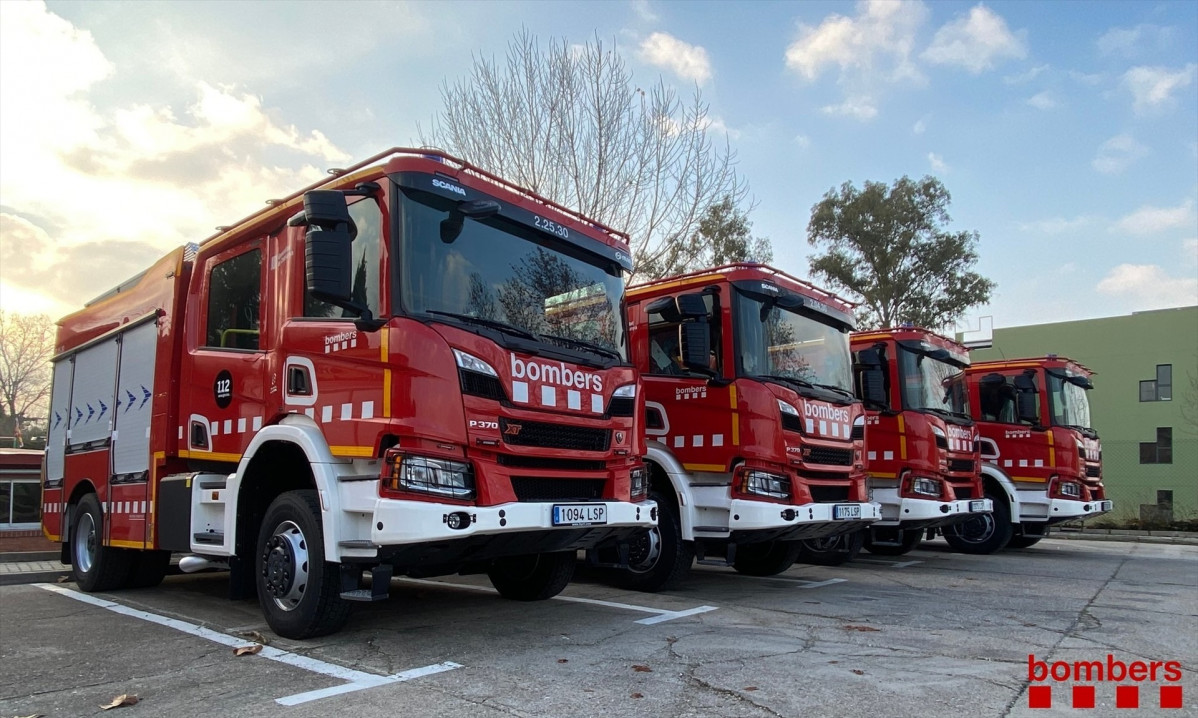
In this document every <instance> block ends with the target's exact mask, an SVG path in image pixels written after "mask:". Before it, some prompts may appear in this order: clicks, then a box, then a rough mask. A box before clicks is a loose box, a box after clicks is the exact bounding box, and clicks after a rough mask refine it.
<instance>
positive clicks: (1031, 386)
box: [1014, 374, 1040, 426]
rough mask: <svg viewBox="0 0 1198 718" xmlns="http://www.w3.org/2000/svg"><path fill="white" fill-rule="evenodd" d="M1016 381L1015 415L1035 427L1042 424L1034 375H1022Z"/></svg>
mask: <svg viewBox="0 0 1198 718" xmlns="http://www.w3.org/2000/svg"><path fill="white" fill-rule="evenodd" d="M1014 380H1015V414H1016V416H1018V417H1019V420H1020V421H1026V422H1027V423H1029V424H1032V425H1033V426H1038V425H1039V424H1040V413H1039V411H1037V406H1036V394H1037V391H1036V380H1035V378H1034V375H1028V374H1020V375H1019V376H1016V377H1015V378H1014Z"/></svg>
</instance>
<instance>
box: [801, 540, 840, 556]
mask: <svg viewBox="0 0 1198 718" xmlns="http://www.w3.org/2000/svg"><path fill="white" fill-rule="evenodd" d="M840 538H841V537H840V536H825V537H823V538H817V539H808V540H807V541H806V544H807V548H809V549H811V550H812V551H818V552H820V553H829V552H831V551H833V550H835V549H836V544H838V543H840Z"/></svg>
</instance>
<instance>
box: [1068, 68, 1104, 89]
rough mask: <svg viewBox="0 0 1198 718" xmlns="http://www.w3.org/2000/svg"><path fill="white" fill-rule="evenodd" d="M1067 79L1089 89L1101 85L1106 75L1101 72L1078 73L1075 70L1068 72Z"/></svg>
mask: <svg viewBox="0 0 1198 718" xmlns="http://www.w3.org/2000/svg"><path fill="white" fill-rule="evenodd" d="M1069 77H1070V78H1072V79H1073V80H1074V81H1075V82H1078V83H1080V84H1082V85H1089V86H1091V87H1093V86H1094V85H1098V84H1101V83H1102V82H1103V81H1104V80H1106V75H1105V74H1103V73H1101V72H1079V71H1077V70H1070V71H1069Z"/></svg>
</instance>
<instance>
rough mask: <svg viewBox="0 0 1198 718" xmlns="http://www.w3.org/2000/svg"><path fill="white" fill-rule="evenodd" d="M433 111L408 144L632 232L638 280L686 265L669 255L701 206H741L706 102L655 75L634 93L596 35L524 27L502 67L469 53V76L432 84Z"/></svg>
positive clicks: (727, 153) (687, 257) (681, 256)
mask: <svg viewBox="0 0 1198 718" xmlns="http://www.w3.org/2000/svg"><path fill="white" fill-rule="evenodd" d="M441 97H442V100H443V101H444V104H445V106H444V109H443V110H442V111H441V113H440V114H439V115H438V116H437V117H435V118H434V120H433V124H432V127H431V129H430V130H429V132H428V133H427V134H426V133H425V132H424V131H423V130H420V134H421V136H420V141H421V143H423V144H424V145H426V146H438V147H442V148H444V149H445V150H447V151H449V152H452V153H453V154H456V155H458V156H460V157H462V158H464V159H466V160H467V161H469V162H472V163H474V164H476V165H478V166H480V167H482V168H483V169H486V170H488V171H490V172H494V173H495V174H497V175H500V176H501V177H504V178H505V179H508V180H511V181H512V182H515V183H516V184H519V185H521V186H523V187H526V188H528V189H530V190H532V191H533V192H536V193H537V194H540V195H542V196H545V197H548V198H549V199H552V200H554V201H556V202H560V203H562V204H564V205H566V206H570V207H573V208H575V209H577V210H578V211H580V212H582V213H583V214H584V215H586V216H588V217H591V218H593V219H596V220H598V221H600V222H603V223H604V224H606V225H608V226H611V227H613V228H615V229H619V230H622V231H624V232H627V233H628V234H629V236H631V237H632V251H633V263H634V266H635V269H634V271H633V273H634V275H635V276H636V277H637V278H638V279H640V280H648V279H653V278H656V277H661V276H666V275H670V274H675V273H678V272H681V271H685V270H687V269H691V268H694V267H695V266H698V262H699V261H701V260H700V259H699V258H698V257H696V256H695V255H693V254H690V253H681V252H677V251H673V252H671V251H670V248H671V247H673V246H674V245H676V244H677V243H679V242H683V241H685V240H687V239H688V238H690V237H692V236H694V235H695V234H696V231H697V229H698V226H699V222H700V221H701V220H702V219H703V217H704V215H705V213H706V212H707V210H708V208H709V207H711V206H712V205H714V204H717V203H719V202H720V201H722V200H724V199H725V198H731V200H732V202H733V203H739V202H740V201H741V200H743V199H744V197H745V194H746V191H747V188H746V186H745V183H744V182H743V181H742V180H741V179H740V178H739V177H738V176H737V174H736V171H735V168H734V164H735V154H734V153H733V152H732V151H731V149H730V148H729V147H728V143H727V138H726V137H725V139H724V142H723V144H722V145H717V144H716V143H714V142H713V141H712V135H713V132H714V131H713V128H712V120H711V119H710V118H709V117H708V106H707V104H706V103H704V102H703V98H702V94H701V93H700V91H699V88H698V87H697V86H696V87H695V89H694V93H693V96H692V98H691V100H690V101H689V102H686V103H684V102H683V101H682V99H681V98H680V97H679V96H678V93H677V92H676V91H675V90H674V89H672V88H670V87H667V86H666V85H665V83H664V82H662V81H661V79H660V78H658V81H657V83H656V84H655V85H653V86H652V87H650V88H649V89H648V90H645V89H642V88H641V87H637V86H636V85H635V84H634V83H633V80H632V74H631V73H630V72H629V71H628V69H627V68H626V67H625V64H624V61H623V60H622V59H621V58H620V56H619V55H618V54H617V53H616V51H615V50H614V49H612V48H610V47H606V46H604V44H603V43H602V42H601V41H600V40H599V39H598V38H596V39H595V40H594V42H588V43H586V44H585V45H582V46H577V45H569V44H567V43H566V42H565V41H564V40H560V41H559V40H550V41H549V46H548V48H547V49H542V47H541V45H540V43H539V42H538V41H537V38H536V37H535V36H534V35H533V34H532V33H530V32H528V31H527V30H524V31H522V32H520V33H519V34H517V35H516V37H515V38H514V39H513V40H512V42H511V43H510V44H509V46H508V53H507V61H506V65H503V66H500V65H499V64H498V63H497V62H496V61H495V60H494V59H487V58H484V57H475V58H474V67H473V70H472V72H471V74H470V75H469V76H468V77H466V78H465V79H462V80H459V81H457V82H456V83H453V84H450V83H448V82H447V83H445V84H444V85H443V86H442V89H441Z"/></svg>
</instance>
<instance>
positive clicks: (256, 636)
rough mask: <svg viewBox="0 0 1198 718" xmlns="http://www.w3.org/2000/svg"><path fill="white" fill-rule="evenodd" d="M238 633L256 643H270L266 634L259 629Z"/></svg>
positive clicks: (265, 644)
mask: <svg viewBox="0 0 1198 718" xmlns="http://www.w3.org/2000/svg"><path fill="white" fill-rule="evenodd" d="M237 635H239V636H241V637H242V638H248V639H250V640H251V641H254V642H255V643H261V644H262V645H264V646H267V645H270V641H269V640H267V638H266V636H263V635H262V634H261V633H260V632H258V631H242V632H241V633H238V634H237Z"/></svg>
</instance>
